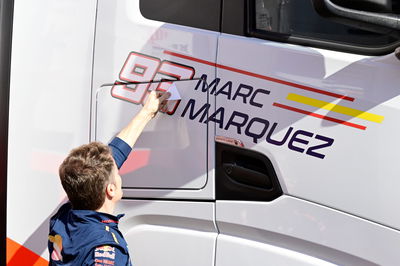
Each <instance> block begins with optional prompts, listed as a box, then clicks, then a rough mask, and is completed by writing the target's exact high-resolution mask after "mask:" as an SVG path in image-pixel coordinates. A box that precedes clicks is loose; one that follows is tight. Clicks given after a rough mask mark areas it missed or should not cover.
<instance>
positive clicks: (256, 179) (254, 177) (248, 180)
mask: <svg viewBox="0 0 400 266" xmlns="http://www.w3.org/2000/svg"><path fill="white" fill-rule="evenodd" d="M223 168H224V171H225V173H226V175H228V176H229V177H230V178H231V179H233V180H234V181H236V182H238V183H241V184H245V185H248V186H253V187H257V188H261V189H271V188H272V183H271V179H270V177H269V176H268V175H266V174H264V173H261V172H258V171H255V170H253V169H250V168H247V167H244V166H239V165H237V164H234V163H224V164H223Z"/></svg>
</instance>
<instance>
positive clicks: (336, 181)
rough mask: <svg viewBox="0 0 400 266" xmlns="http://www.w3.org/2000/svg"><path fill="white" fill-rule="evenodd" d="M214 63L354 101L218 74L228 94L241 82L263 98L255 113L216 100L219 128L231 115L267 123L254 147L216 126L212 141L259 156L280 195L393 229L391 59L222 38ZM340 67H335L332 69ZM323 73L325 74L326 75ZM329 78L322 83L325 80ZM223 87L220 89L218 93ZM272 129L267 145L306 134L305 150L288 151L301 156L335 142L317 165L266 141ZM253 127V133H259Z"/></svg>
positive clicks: (398, 199)
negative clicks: (224, 139) (357, 113)
mask: <svg viewBox="0 0 400 266" xmlns="http://www.w3.org/2000/svg"><path fill="white" fill-rule="evenodd" d="M218 48H219V50H218V64H222V65H226V66H229V67H234V68H239V69H241V70H244V71H248V72H252V73H256V74H259V75H264V76H269V77H272V78H276V79H280V80H282V81H286V82H293V83H297V84H300V85H306V86H310V87H313V88H316V89H320V90H324V91H327V92H332V93H338V94H344V95H346V96H349V97H353V98H355V100H354V101H353V102H351V101H346V100H344V99H342V100H340V99H336V98H333V97H331V96H327V95H322V94H319V93H315V92H310V91H306V90H302V89H299V88H296V87H293V86H288V85H285V84H280V83H277V82H271V81H267V80H263V79H260V78H257V77H254V76H249V75H244V74H242V73H236V72H233V71H228V70H225V69H222V68H218V69H217V76H218V77H220V78H221V81H220V84H225V83H226V82H227V81H232V82H233V85H232V94H233V93H234V92H235V91H236V89H237V87H238V85H239V84H240V83H243V84H247V85H250V86H252V87H253V88H254V89H256V88H262V89H267V90H269V91H270V94H269V95H262V94H260V95H258V96H257V97H256V100H257V102H260V103H262V104H263V106H262V108H259V107H255V106H251V105H249V104H248V102H247V103H246V104H245V103H243V100H242V98H241V97H238V98H237V99H236V100H235V101H234V100H232V99H230V100H229V99H227V96H226V95H224V94H220V95H218V96H217V97H216V98H217V108H218V107H220V106H223V107H224V108H225V117H226V118H225V123H226V120H228V119H229V117H230V114H231V113H232V112H233V111H239V112H242V113H245V114H247V115H249V120H250V119H251V118H253V117H259V118H262V119H265V120H267V121H269V127H268V129H267V132H266V133H265V134H264V135H262V137H261V138H260V140H259V141H258V143H257V144H256V143H254V142H253V140H252V138H250V137H248V136H246V135H245V129H244V128H243V129H242V132H241V133H240V134H238V132H237V129H236V127H234V126H233V127H230V128H229V129H227V130H225V128H219V127H217V130H216V134H217V135H220V136H229V137H231V138H235V139H240V140H242V141H243V143H244V144H245V146H246V147H247V148H251V149H254V150H256V151H259V152H262V153H264V154H266V155H267V156H268V157H269V158H270V159H271V161H272V162H273V164H274V168H275V170H276V172H277V174H278V177H279V180H280V183H281V185H282V187H283V190H284V191H285V193H287V194H289V195H293V196H296V197H299V198H304V199H307V200H310V201H312V202H317V203H320V204H322V205H326V206H331V207H333V208H336V209H339V210H342V211H345V212H348V213H351V214H354V215H357V216H360V217H365V218H367V219H370V220H373V221H376V222H379V223H382V224H385V225H388V226H390V227H393V228H397V229H400V213H399V212H394V211H393V210H395V209H398V208H399V207H400V205H399V204H400V193H398V187H400V179H399V178H398V173H399V172H400V164H399V163H398V162H397V161H398V151H399V149H400V141H399V140H398V135H399V134H400V125H399V120H398V117H399V116H400V109H399V105H398V103H399V101H400V97H399V94H400V90H399V84H400V75H399V74H398V73H399V71H400V64H399V61H398V60H397V59H396V58H395V56H394V55H393V54H391V55H387V56H380V57H366V56H351V55H348V54H346V53H340V52H329V53H328V52H322V53H320V52H319V51H320V50H318V49H311V48H307V47H302V46H296V45H289V44H285V43H277V42H270V41H264V40H257V39H255V38H243V37H237V36H231V35H226V34H223V35H222V36H221V38H220V41H219V45H218ZM337 62H340V63H337ZM325 67H328V68H329V69H325ZM327 73H328V74H329V75H328V76H326V74H327ZM221 86H222V85H220V87H221ZM289 93H295V94H298V95H302V96H307V97H310V98H313V99H317V100H322V101H326V102H328V103H333V104H338V105H341V106H346V107H350V108H353V109H357V110H361V111H366V112H369V113H372V114H377V115H380V116H384V119H383V121H382V122H381V123H376V122H372V121H367V120H364V119H361V118H358V117H351V116H348V115H344V114H340V113H336V112H333V111H327V110H324V109H319V108H317V107H312V106H309V105H306V104H302V103H297V102H294V101H290V100H288V99H287V96H288V94H289ZM274 103H280V104H284V105H288V106H292V107H295V108H299V109H303V110H306V111H310V112H314V113H317V114H320V115H324V116H329V117H333V118H336V119H341V120H344V121H346V122H350V123H355V124H360V125H364V126H366V127H367V128H366V130H360V129H357V128H353V127H349V126H346V125H343V124H339V123H333V122H331V121H327V120H321V119H318V118H315V117H311V116H307V115H305V114H300V113H295V112H292V111H289V110H285V109H281V108H277V107H274V106H273V104H274ZM274 123H277V124H278V126H277V127H276V129H275V131H274V134H273V135H272V138H273V139H275V140H282V139H283V137H284V136H285V134H286V132H288V131H289V130H290V128H293V131H292V132H291V134H290V137H289V139H290V138H291V137H292V135H293V133H294V132H295V131H297V130H304V131H308V132H311V134H312V135H313V137H304V136H302V137H301V138H302V139H304V140H305V141H306V143H305V144H304V143H299V142H297V143H296V144H295V145H296V146H298V147H300V148H303V149H305V150H307V149H308V148H309V147H314V146H316V145H319V144H322V143H323V142H322V141H320V140H317V139H316V138H315V136H316V135H322V136H326V137H329V138H332V139H334V143H333V145H332V146H331V147H329V148H324V149H321V150H318V151H319V152H322V153H323V154H325V158H324V159H319V158H316V157H312V156H309V155H307V154H306V152H305V151H304V152H303V153H300V152H297V151H293V150H291V149H289V145H288V143H289V140H288V141H286V143H284V144H283V145H281V146H276V145H273V144H270V143H268V142H267V141H266V136H267V134H268V133H269V132H270V131H271V130H272V126H273V124H274ZM258 125H259V124H258V123H256V124H255V125H254V126H253V128H252V130H253V131H254V132H258V133H260V132H261V128H257V127H256V126H258Z"/></svg>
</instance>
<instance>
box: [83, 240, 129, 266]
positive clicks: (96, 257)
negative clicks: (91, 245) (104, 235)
mask: <svg viewBox="0 0 400 266" xmlns="http://www.w3.org/2000/svg"><path fill="white" fill-rule="evenodd" d="M85 263H86V264H85V265H96V266H118V265H132V263H131V261H130V258H129V255H127V254H125V253H124V252H123V251H122V250H120V249H119V248H118V247H115V246H110V245H104V246H98V247H96V248H95V249H94V250H93V251H92V255H91V256H89V257H88V259H86V261H85Z"/></svg>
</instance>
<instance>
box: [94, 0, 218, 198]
mask: <svg viewBox="0 0 400 266" xmlns="http://www.w3.org/2000/svg"><path fill="white" fill-rule="evenodd" d="M138 2H139V1H99V4H98V15H97V19H98V25H97V27H96V29H97V33H96V49H95V61H94V62H95V65H94V81H93V82H94V86H95V87H97V88H100V86H101V85H102V84H104V83H111V82H113V81H115V80H121V79H125V81H126V80H129V81H132V80H135V81H148V80H152V79H153V80H160V79H162V78H166V77H168V76H167V75H171V74H172V75H179V76H180V78H182V79H184V78H191V77H190V75H191V74H192V72H193V71H194V77H199V76H200V75H201V74H204V73H206V74H208V75H209V76H210V77H214V76H215V69H214V68H213V67H209V66H203V65H196V63H195V62H192V61H188V60H183V59H180V58H177V57H175V56H172V55H169V54H165V53H164V50H169V51H173V52H177V53H183V54H186V55H188V56H193V57H198V58H203V59H205V60H209V61H215V59H216V47H217V37H218V34H217V33H214V32H210V31H205V30H193V29H190V28H188V27H182V26H176V25H169V24H164V23H158V22H154V21H150V20H147V19H145V18H143V17H142V16H141V15H140V13H135V12H137V10H138V9H139V7H138V4H139V3H138ZM165 60H167V61H170V62H166V61H165ZM171 62H172V63H171ZM174 62H176V63H178V64H174ZM182 65H186V66H189V67H182ZM194 65H196V67H195V69H194V70H193V69H192V68H190V67H191V66H194ZM143 66H145V67H147V68H146V69H145V68H144V67H143ZM157 67H158V68H157ZM154 71H157V74H156V75H155V76H153V75H152V73H153V72H154ZM138 73H139V74H138ZM188 75H189V76H188ZM178 79H179V78H178ZM197 83H198V80H195V81H188V82H186V81H183V82H176V86H177V87H178V90H179V95H180V97H181V98H182V99H181V101H180V102H178V101H175V102H174V101H171V100H170V101H169V103H168V105H169V106H170V107H171V106H172V107H173V106H174V104H175V103H178V105H177V109H176V111H175V113H174V114H173V115H166V114H163V113H159V114H158V115H157V117H156V118H155V119H153V121H151V122H150V124H149V125H148V126H147V127H146V129H145V130H144V132H143V134H142V135H141V137H140V138H139V140H138V142H137V144H136V146H135V151H134V154H133V155H132V158H133V160H132V161H131V162H132V165H133V166H132V167H131V170H129V171H128V170H127V171H125V170H124V169H123V170H122V173H123V187H124V188H125V195H129V196H132V197H174V198H182V197H190V198H213V197H214V192H213V184H214V182H213V179H210V178H213V176H211V177H210V178H209V177H208V169H207V158H208V157H207V145H208V142H207V141H208V140H207V130H209V127H208V125H207V124H204V123H198V122H197V121H192V120H190V119H188V118H187V116H188V115H186V117H182V116H181V114H182V112H183V110H184V108H185V107H186V105H187V103H188V101H189V100H191V99H193V100H196V105H200V104H205V103H207V93H203V92H201V91H198V90H197V91H196V90H194V87H195V86H196V84H197ZM158 85H159V86H160V88H161V89H164V90H166V89H168V87H167V85H168V83H167V82H163V83H160V84H158ZM116 87H117V86H116ZM122 87H123V86H118V88H115V90H113V89H112V88H110V87H104V88H102V89H100V90H98V91H97V93H96V94H93V108H92V110H93V113H94V114H95V119H94V121H93V123H92V129H93V133H94V134H93V135H92V139H96V140H100V141H103V142H107V141H109V140H110V139H111V138H112V136H113V135H115V134H116V133H117V131H118V130H120V129H121V128H122V127H123V126H125V125H126V124H127V123H128V121H129V120H130V119H131V118H132V116H133V115H134V114H135V113H136V112H138V111H139V110H140V108H141V105H140V104H137V103H138V102H140V101H141V99H145V98H142V93H145V92H146V90H151V89H155V87H156V85H150V86H147V84H146V85H143V86H137V87H130V88H129V87H128V88H125V89H124V88H122ZM144 97H146V96H144ZM132 102H134V103H132ZM135 103H136V104H135ZM196 108H197V107H196ZM212 126H213V125H212ZM139 161H141V162H140V163H139ZM128 164H129V163H128ZM182 166H184V167H182ZM132 169H133V170H132ZM209 186H210V187H209ZM186 189H193V191H191V192H190V193H189V194H188V191H187V190H186Z"/></svg>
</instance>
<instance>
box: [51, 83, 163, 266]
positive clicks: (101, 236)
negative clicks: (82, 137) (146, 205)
mask: <svg viewBox="0 0 400 266" xmlns="http://www.w3.org/2000/svg"><path fill="white" fill-rule="evenodd" d="M168 97H169V93H161V92H154V91H152V92H151V93H150V95H149V97H148V100H147V101H146V103H145V105H144V106H143V108H142V109H141V111H140V112H139V113H138V114H137V115H136V116H135V117H134V118H133V119H132V120H131V122H130V123H129V124H128V125H127V126H126V127H125V128H124V129H123V130H122V131H121V132H120V133H119V134H118V135H117V137H115V138H114V139H113V140H112V141H111V143H110V144H109V146H106V145H104V144H102V143H99V142H92V143H89V144H86V145H82V146H80V147H78V148H76V149H74V150H72V151H71V153H70V154H69V155H68V157H67V158H66V159H65V160H64V162H63V163H62V164H61V166H60V169H59V174H60V179H61V183H62V186H63V188H64V190H65V192H66V193H67V195H68V199H69V202H68V203H66V204H64V205H63V206H61V207H60V209H59V210H58V212H57V213H56V214H55V215H54V216H53V217H52V218H51V220H50V234H49V241H48V248H49V253H50V265H132V264H131V260H130V257H129V252H128V247H127V244H126V242H125V240H124V237H123V236H122V234H121V232H120V231H119V230H118V221H119V219H120V218H121V217H122V216H123V215H118V216H114V215H113V212H114V208H115V205H116V203H117V202H118V201H119V200H120V199H121V197H122V188H121V183H122V181H121V177H120V176H119V174H118V169H119V168H120V167H121V166H122V164H123V163H124V161H125V160H126V158H127V157H128V155H129V153H130V152H131V150H132V147H133V146H134V144H135V142H136V140H137V139H138V137H139V136H140V134H141V132H142V131H143V129H144V127H145V126H146V124H147V123H148V122H149V121H150V120H151V119H152V118H153V117H154V116H155V115H156V114H157V112H158V111H159V110H160V108H163V107H164V106H165V104H166V99H167V98H168Z"/></svg>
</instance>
